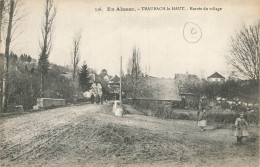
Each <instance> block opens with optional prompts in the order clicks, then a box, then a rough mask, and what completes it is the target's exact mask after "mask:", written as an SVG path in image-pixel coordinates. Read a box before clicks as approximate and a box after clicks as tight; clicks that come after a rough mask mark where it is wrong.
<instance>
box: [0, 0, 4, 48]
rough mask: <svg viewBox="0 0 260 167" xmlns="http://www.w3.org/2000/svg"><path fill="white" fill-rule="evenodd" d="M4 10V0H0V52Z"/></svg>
mask: <svg viewBox="0 0 260 167" xmlns="http://www.w3.org/2000/svg"><path fill="white" fill-rule="evenodd" d="M4 12H5V0H0V53H2V47H1V46H2V27H3V20H4Z"/></svg>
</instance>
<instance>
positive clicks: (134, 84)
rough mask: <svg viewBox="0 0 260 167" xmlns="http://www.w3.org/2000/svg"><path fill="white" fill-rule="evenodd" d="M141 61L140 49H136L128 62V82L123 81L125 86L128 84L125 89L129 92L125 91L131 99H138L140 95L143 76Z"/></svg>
mask: <svg viewBox="0 0 260 167" xmlns="http://www.w3.org/2000/svg"><path fill="white" fill-rule="evenodd" d="M140 61H141V52H140V50H139V48H136V47H134V48H133V55H132V57H131V58H130V59H129V62H128V67H127V75H126V80H125V79H124V81H123V82H124V84H127V86H124V85H123V88H126V87H127V90H124V91H125V92H129V93H130V94H131V95H130V96H131V97H138V94H139V93H140V91H138V89H137V88H138V86H139V85H140V83H141V78H142V76H143V74H142V70H141V65H140Z"/></svg>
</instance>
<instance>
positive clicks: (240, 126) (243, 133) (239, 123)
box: [235, 113, 249, 143]
mask: <svg viewBox="0 0 260 167" xmlns="http://www.w3.org/2000/svg"><path fill="white" fill-rule="evenodd" d="M235 126H236V130H235V136H236V137H237V142H238V143H242V138H243V137H247V136H248V135H249V134H248V132H247V130H246V129H247V128H248V123H247V121H246V120H245V118H244V114H243V113H241V114H240V117H239V118H237V119H236V122H235Z"/></svg>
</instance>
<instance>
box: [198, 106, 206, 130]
mask: <svg viewBox="0 0 260 167" xmlns="http://www.w3.org/2000/svg"><path fill="white" fill-rule="evenodd" d="M205 112H206V109H203V110H202V111H201V112H199V113H198V118H199V119H198V126H199V127H200V130H201V131H203V130H204V127H206V126H207V121H206V119H205Z"/></svg>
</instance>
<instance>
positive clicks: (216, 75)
mask: <svg viewBox="0 0 260 167" xmlns="http://www.w3.org/2000/svg"><path fill="white" fill-rule="evenodd" d="M207 81H209V82H218V83H223V82H225V77H223V76H222V75H220V74H219V73H218V72H215V73H214V74H212V75H210V76H209V77H208V78H207Z"/></svg>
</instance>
